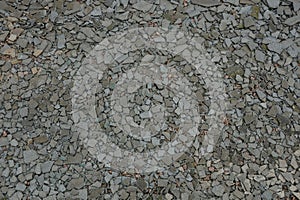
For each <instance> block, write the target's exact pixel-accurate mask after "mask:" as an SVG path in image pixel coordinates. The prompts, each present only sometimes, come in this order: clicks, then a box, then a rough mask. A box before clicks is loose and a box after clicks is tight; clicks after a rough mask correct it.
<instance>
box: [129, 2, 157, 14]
mask: <svg viewBox="0 0 300 200" xmlns="http://www.w3.org/2000/svg"><path fill="white" fill-rule="evenodd" d="M152 6H153V4H151V3H148V2H146V1H140V2H138V3H136V4H133V6H132V7H133V8H135V9H137V10H140V11H143V12H147V11H149V10H150V9H151V8H152Z"/></svg>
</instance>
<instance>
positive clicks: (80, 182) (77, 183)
mask: <svg viewBox="0 0 300 200" xmlns="http://www.w3.org/2000/svg"><path fill="white" fill-rule="evenodd" d="M83 186H84V179H83V178H75V179H72V180H71V181H70V182H69V184H68V187H67V189H74V188H76V189H80V188H82V187H83Z"/></svg>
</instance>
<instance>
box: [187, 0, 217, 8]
mask: <svg viewBox="0 0 300 200" xmlns="http://www.w3.org/2000/svg"><path fill="white" fill-rule="evenodd" d="M191 2H192V3H193V4H196V5H199V6H204V7H211V6H217V5H220V4H221V1H220V0H192V1H191Z"/></svg>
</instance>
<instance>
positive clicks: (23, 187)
mask: <svg viewBox="0 0 300 200" xmlns="http://www.w3.org/2000/svg"><path fill="white" fill-rule="evenodd" d="M25 189H26V186H25V185H24V184H23V183H17V185H16V190H17V191H21V192H24V191H25Z"/></svg>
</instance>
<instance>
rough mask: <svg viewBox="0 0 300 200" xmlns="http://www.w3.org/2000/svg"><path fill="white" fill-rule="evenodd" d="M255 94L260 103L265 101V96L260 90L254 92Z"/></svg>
mask: <svg viewBox="0 0 300 200" xmlns="http://www.w3.org/2000/svg"><path fill="white" fill-rule="evenodd" d="M256 94H257V96H258V98H259V99H260V100H262V101H266V94H265V93H263V92H262V91H260V90H256Z"/></svg>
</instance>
